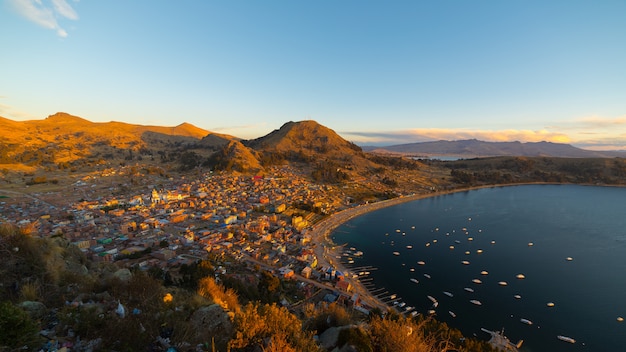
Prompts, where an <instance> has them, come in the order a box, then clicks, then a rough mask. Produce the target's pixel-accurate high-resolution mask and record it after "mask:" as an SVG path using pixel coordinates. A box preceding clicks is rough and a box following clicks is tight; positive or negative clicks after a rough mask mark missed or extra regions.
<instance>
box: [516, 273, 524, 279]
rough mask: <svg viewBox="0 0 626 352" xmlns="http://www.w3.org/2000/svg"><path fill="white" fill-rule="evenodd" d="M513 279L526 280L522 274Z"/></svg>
mask: <svg viewBox="0 0 626 352" xmlns="http://www.w3.org/2000/svg"><path fill="white" fill-rule="evenodd" d="M515 277H516V278H518V279H520V280H523V279H525V278H526V276H525V275H524V274H517V275H516V276H515Z"/></svg>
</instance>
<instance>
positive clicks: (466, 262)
mask: <svg viewBox="0 0 626 352" xmlns="http://www.w3.org/2000/svg"><path fill="white" fill-rule="evenodd" d="M461 264H463V265H469V264H470V262H469V261H467V260H463V261H462V262H461Z"/></svg>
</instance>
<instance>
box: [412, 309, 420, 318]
mask: <svg viewBox="0 0 626 352" xmlns="http://www.w3.org/2000/svg"><path fill="white" fill-rule="evenodd" d="M418 314H420V313H418V312H417V311H416V310H414V311H412V312H411V316H412V317H415V316H416V315H418Z"/></svg>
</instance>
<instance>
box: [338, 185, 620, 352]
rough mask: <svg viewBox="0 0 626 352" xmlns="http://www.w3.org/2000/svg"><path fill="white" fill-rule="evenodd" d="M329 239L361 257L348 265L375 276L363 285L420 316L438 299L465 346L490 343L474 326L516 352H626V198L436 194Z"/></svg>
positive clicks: (494, 191) (603, 191) (536, 188)
mask: <svg viewBox="0 0 626 352" xmlns="http://www.w3.org/2000/svg"><path fill="white" fill-rule="evenodd" d="M398 231H399V232H398ZM333 240H334V242H335V243H337V244H343V243H348V246H347V247H356V249H357V250H361V251H363V252H364V255H363V256H362V257H360V258H359V257H354V258H353V259H354V261H355V262H354V264H347V266H348V267H350V266H352V267H363V266H373V267H376V268H377V270H371V271H370V273H371V274H370V275H369V277H370V278H371V279H372V281H371V282H370V283H369V284H373V285H374V286H375V287H376V288H378V289H380V288H384V289H385V290H386V291H388V292H389V294H391V293H395V294H397V295H398V297H401V299H402V301H403V302H406V303H407V305H408V306H414V307H416V309H417V311H419V312H421V313H422V314H424V313H425V312H427V311H428V310H429V309H431V308H432V307H431V305H432V302H431V301H430V300H429V299H428V298H427V295H430V296H433V297H434V298H436V299H437V300H438V302H439V307H438V308H437V309H436V317H437V319H439V320H441V321H445V322H447V323H448V324H449V325H451V326H453V327H456V328H459V329H460V330H461V331H462V332H463V333H464V334H465V335H466V336H473V335H475V336H476V337H478V338H480V339H485V340H487V339H488V338H489V335H488V334H486V333H484V332H482V331H481V330H480V328H481V327H484V328H486V329H489V330H501V329H502V328H504V329H505V334H506V335H507V336H508V337H509V339H510V340H511V341H513V342H517V341H518V340H520V339H523V340H524V344H523V347H522V351H626V322H622V323H620V322H618V321H617V318H618V317H624V318H626V188H613V187H591V186H576V185H525V186H514V187H499V188H489V189H480V190H474V191H468V192H460V193H454V194H449V195H442V196H437V197H432V198H427V199H423V200H419V201H415V202H411V203H405V204H401V205H397V206H394V207H390V208H386V209H382V210H379V211H376V212H373V213H369V214H366V215H363V216H361V217H358V218H356V219H353V220H352V221H350V222H348V223H346V224H344V225H342V226H341V227H339V228H338V229H337V230H336V231H335V232H334V234H333ZM531 242H532V245H529V244H530V243H531ZM407 246H412V247H413V248H410V249H409V248H407ZM450 246H454V249H450ZM479 250H482V253H479ZM393 252H398V253H399V255H395V254H393ZM466 252H469V254H467V253H466ZM568 257H571V260H567V258H568ZM418 261H423V262H425V264H424V265H419V264H418ZM462 261H469V264H463V263H462ZM482 271H487V272H488V274H487V275H482V274H481V272H482ZM425 273H426V274H429V275H430V276H431V278H430V279H428V278H426V277H424V274H425ZM518 274H523V275H524V276H525V278H524V279H518V278H517V275H518ZM410 278H415V279H417V280H419V283H418V284H415V283H413V282H411V281H410ZM474 278H477V279H480V280H481V281H482V284H475V283H473V282H472V279H474ZM366 280H367V279H366ZM500 281H505V282H506V283H507V285H506V286H502V285H500V284H499V282H500ZM465 287H468V288H472V289H473V290H474V292H473V293H470V292H467V291H465V290H464V288H465ZM443 291H448V292H450V293H452V294H453V295H454V296H453V297H448V296H447V295H445V294H443ZM515 295H520V296H521V298H520V299H517V298H515V297H514V296H515ZM472 299H474V300H479V301H480V302H481V303H482V305H481V306H478V305H475V304H472V303H470V300H472ZM549 302H552V303H554V306H553V307H548V306H547V304H548V303H549ZM448 311H453V312H454V313H455V314H456V318H453V317H452V316H451V315H450V314H449V313H448ZM521 318H524V319H528V320H530V321H532V323H533V324H532V325H527V324H524V323H522V322H521V321H520V319H521ZM557 335H564V336H568V337H571V338H573V339H575V340H576V343H574V344H570V343H567V342H563V341H560V340H559V339H557Z"/></svg>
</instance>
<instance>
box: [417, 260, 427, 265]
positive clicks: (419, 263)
mask: <svg viewBox="0 0 626 352" xmlns="http://www.w3.org/2000/svg"><path fill="white" fill-rule="evenodd" d="M417 264H418V265H425V264H426V263H425V262H423V261H421V260H420V261H419V262H417Z"/></svg>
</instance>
